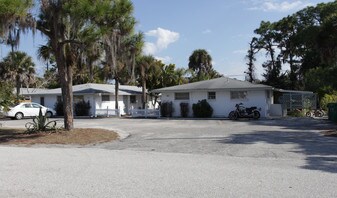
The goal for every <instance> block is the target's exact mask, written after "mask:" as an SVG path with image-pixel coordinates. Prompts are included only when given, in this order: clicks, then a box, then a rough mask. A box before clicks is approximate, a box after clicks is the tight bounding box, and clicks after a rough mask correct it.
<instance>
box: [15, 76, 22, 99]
mask: <svg viewBox="0 0 337 198" xmlns="http://www.w3.org/2000/svg"><path fill="white" fill-rule="evenodd" d="M20 88H21V83H20V76H19V75H16V100H17V102H19V99H20Z"/></svg>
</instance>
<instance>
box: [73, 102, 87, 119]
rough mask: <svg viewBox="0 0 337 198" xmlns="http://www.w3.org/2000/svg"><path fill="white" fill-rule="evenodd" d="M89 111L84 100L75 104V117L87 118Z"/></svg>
mask: <svg viewBox="0 0 337 198" xmlns="http://www.w3.org/2000/svg"><path fill="white" fill-rule="evenodd" d="M90 109H91V106H90V102H89V100H88V102H85V101H84V100H82V101H79V102H77V103H75V115H77V116H88V115H89V111H90Z"/></svg>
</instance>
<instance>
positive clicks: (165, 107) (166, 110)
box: [160, 102, 174, 117]
mask: <svg viewBox="0 0 337 198" xmlns="http://www.w3.org/2000/svg"><path fill="white" fill-rule="evenodd" d="M173 111H174V109H173V104H172V102H163V103H161V105H160V113H161V116H162V117H172V114H173Z"/></svg>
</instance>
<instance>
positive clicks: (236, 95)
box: [231, 91, 247, 100]
mask: <svg viewBox="0 0 337 198" xmlns="http://www.w3.org/2000/svg"><path fill="white" fill-rule="evenodd" d="M231 99H234V100H235V99H247V91H231Z"/></svg>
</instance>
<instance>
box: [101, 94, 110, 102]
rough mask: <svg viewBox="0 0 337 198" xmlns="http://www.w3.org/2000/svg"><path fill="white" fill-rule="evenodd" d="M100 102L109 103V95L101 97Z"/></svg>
mask: <svg viewBox="0 0 337 198" xmlns="http://www.w3.org/2000/svg"><path fill="white" fill-rule="evenodd" d="M102 101H110V95H102Z"/></svg>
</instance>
